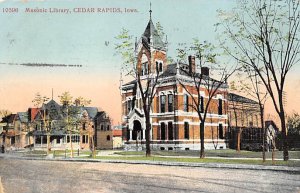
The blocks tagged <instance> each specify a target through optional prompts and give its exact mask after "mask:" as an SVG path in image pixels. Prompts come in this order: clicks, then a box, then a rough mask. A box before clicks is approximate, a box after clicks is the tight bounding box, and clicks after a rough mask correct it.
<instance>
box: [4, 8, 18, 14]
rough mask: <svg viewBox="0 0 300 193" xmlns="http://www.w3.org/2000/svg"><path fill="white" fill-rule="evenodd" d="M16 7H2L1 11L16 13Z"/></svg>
mask: <svg viewBox="0 0 300 193" xmlns="http://www.w3.org/2000/svg"><path fill="white" fill-rule="evenodd" d="M18 11H19V9H18V8H2V12H3V13H18Z"/></svg>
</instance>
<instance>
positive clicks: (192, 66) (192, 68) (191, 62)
mask: <svg viewBox="0 0 300 193" xmlns="http://www.w3.org/2000/svg"><path fill="white" fill-rule="evenodd" d="M193 72H196V64H195V56H189V73H193Z"/></svg>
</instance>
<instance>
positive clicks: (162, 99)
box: [160, 95, 166, 113]
mask: <svg viewBox="0 0 300 193" xmlns="http://www.w3.org/2000/svg"><path fill="white" fill-rule="evenodd" d="M160 112H161V113H164V112H166V95H161V96H160Z"/></svg>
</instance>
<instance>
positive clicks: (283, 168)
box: [0, 154, 300, 174]
mask: <svg viewBox="0 0 300 193" xmlns="http://www.w3.org/2000/svg"><path fill="white" fill-rule="evenodd" d="M108 155H109V154H108ZM118 156H119V155H118ZM0 159H20V160H40V161H42V160H43V161H67V162H91V163H123V164H146V165H160V166H181V167H204V168H219V169H243V170H270V171H278V172H292V173H296V174H300V167H289V166H264V165H250V164H226V163H191V162H166V161H155V160H153V161H149V160H114V159H111V160H110V159H91V158H62V157H56V158H44V157H22V156H20V155H14V154H0ZM153 159H155V158H153ZM225 159H226V158H225Z"/></svg>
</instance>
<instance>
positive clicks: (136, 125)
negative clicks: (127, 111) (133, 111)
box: [132, 120, 143, 140]
mask: <svg viewBox="0 0 300 193" xmlns="http://www.w3.org/2000/svg"><path fill="white" fill-rule="evenodd" d="M137 139H138V140H141V139H143V132H142V125H141V123H140V122H139V121H138V120H135V121H133V131H132V140H137Z"/></svg>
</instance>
